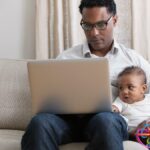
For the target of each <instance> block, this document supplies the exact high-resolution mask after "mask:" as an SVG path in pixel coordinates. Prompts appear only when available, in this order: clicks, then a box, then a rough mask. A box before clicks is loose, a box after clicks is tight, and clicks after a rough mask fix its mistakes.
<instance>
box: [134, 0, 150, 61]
mask: <svg viewBox="0 0 150 150" xmlns="http://www.w3.org/2000/svg"><path fill="white" fill-rule="evenodd" d="M132 14H133V15H132V17H133V18H132V26H133V36H132V38H133V48H134V49H135V50H137V51H138V52H139V53H140V54H141V55H143V56H144V58H146V59H147V60H148V61H149V62H150V0H132Z"/></svg>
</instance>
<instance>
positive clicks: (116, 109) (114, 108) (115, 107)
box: [112, 105, 119, 113]
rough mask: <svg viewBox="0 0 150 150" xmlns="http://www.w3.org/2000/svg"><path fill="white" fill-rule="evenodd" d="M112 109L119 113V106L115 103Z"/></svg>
mask: <svg viewBox="0 0 150 150" xmlns="http://www.w3.org/2000/svg"><path fill="white" fill-rule="evenodd" d="M112 111H113V112H116V113H119V109H118V107H117V106H115V105H112Z"/></svg>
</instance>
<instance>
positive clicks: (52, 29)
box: [36, 0, 85, 59]
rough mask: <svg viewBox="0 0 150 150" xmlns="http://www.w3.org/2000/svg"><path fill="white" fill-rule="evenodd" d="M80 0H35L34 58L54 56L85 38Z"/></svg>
mask: <svg viewBox="0 0 150 150" xmlns="http://www.w3.org/2000/svg"><path fill="white" fill-rule="evenodd" d="M79 2H80V0H36V59H48V58H55V57H56V56H57V55H58V54H59V53H60V52H62V51H63V50H64V49H67V48H69V47H71V46H73V45H76V44H79V43H82V42H83V41H84V39H85V36H84V34H83V31H82V29H81V27H80V25H79V23H80V19H81V16H80V14H79V11H78V9H77V8H78V5H79Z"/></svg>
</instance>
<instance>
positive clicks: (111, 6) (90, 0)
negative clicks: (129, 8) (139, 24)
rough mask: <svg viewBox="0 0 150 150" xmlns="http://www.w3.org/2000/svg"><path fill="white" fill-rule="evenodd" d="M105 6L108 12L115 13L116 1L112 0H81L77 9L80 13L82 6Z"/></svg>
mask: <svg viewBox="0 0 150 150" xmlns="http://www.w3.org/2000/svg"><path fill="white" fill-rule="evenodd" d="M92 7H106V8H107V11H108V13H111V14H113V15H116V13H117V10H116V3H115V2H114V0H81V3H80V6H79V10H80V13H81V14H82V11H83V8H92Z"/></svg>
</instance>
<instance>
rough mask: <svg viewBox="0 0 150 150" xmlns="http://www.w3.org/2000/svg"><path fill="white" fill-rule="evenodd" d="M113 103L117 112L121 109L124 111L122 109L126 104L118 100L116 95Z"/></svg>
mask: <svg viewBox="0 0 150 150" xmlns="http://www.w3.org/2000/svg"><path fill="white" fill-rule="evenodd" d="M113 105H115V106H116V107H117V108H118V109H119V112H120V113H121V112H122V111H124V109H125V108H126V107H127V104H125V103H124V102H123V101H122V100H120V98H119V97H117V98H116V99H115V101H114V102H113Z"/></svg>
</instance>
